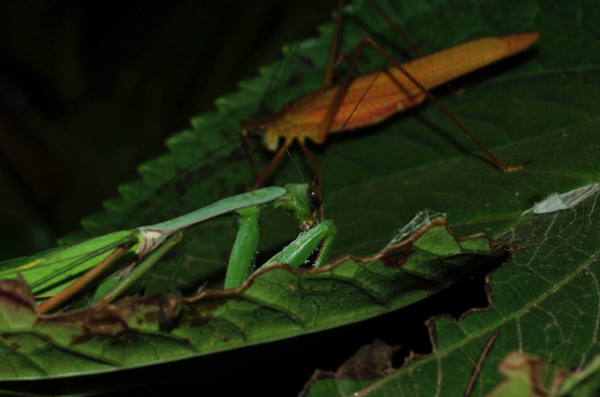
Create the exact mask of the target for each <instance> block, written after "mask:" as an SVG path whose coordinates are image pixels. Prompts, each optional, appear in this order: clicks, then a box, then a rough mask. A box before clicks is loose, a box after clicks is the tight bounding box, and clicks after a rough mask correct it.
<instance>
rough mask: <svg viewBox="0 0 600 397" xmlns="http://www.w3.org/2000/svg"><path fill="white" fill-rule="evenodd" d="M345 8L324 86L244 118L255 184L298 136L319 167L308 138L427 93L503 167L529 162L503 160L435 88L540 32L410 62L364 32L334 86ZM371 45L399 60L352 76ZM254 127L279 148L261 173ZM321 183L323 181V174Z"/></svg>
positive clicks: (415, 101)
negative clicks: (256, 117) (262, 116)
mask: <svg viewBox="0 0 600 397" xmlns="http://www.w3.org/2000/svg"><path fill="white" fill-rule="evenodd" d="M364 1H366V2H367V3H368V4H369V6H370V7H372V8H373V9H375V11H377V12H378V13H379V14H380V15H381V16H382V17H383V18H384V19H385V21H386V22H387V23H388V24H390V25H391V26H392V28H393V29H394V30H395V31H396V32H397V33H399V34H401V35H402V36H403V38H404V40H405V41H407V42H408V43H409V45H410V46H411V47H412V48H413V50H414V51H415V52H417V53H418V54H419V55H422V54H421V52H420V50H419V49H418V48H417V47H416V46H415V45H414V44H413V43H411V42H410V41H409V40H408V38H407V37H406V35H405V34H404V33H403V32H402V31H401V30H400V29H399V28H398V27H397V26H396V25H395V24H394V23H393V22H392V21H391V19H389V18H388V17H386V16H385V14H384V13H383V12H382V11H381V10H380V9H379V8H377V7H376V6H375V5H374V4H373V2H372V1H371V0H364ZM342 11H343V0H339V5H338V11H337V18H336V23H335V31H334V34H333V39H332V44H331V49H330V54H329V57H328V63H327V67H326V70H325V78H324V82H323V85H322V87H321V89H320V90H319V91H316V92H313V93H310V94H308V95H305V96H302V97H300V98H298V99H296V100H294V101H293V102H291V103H289V104H287V105H286V106H285V107H283V108H282V109H281V110H280V111H279V112H278V113H277V114H275V116H273V117H272V118H271V119H269V120H267V121H265V122H263V123H255V122H248V121H245V122H242V125H241V128H242V136H243V137H244V140H245V146H246V149H247V151H248V154H249V156H250V159H251V163H252V167H253V170H254V174H255V176H256V178H257V179H256V182H255V184H254V188H255V189H256V188H259V187H261V186H263V184H264V183H265V179H266V177H267V176H268V174H269V173H270V171H271V170H272V169H273V167H274V166H275V164H276V163H277V162H278V161H279V159H280V158H281V156H282V155H283V154H284V148H286V147H289V146H290V145H291V144H292V143H293V142H294V141H298V144H299V145H300V148H301V149H302V151H303V152H304V154H305V155H306V156H307V157H308V158H309V160H310V161H311V162H312V163H313V165H314V167H315V169H316V170H319V168H320V166H319V162H318V161H317V160H316V159H315V157H314V156H313V155H312V154H311V153H310V151H309V150H308V149H307V147H306V145H305V141H306V140H307V139H309V140H311V141H313V142H315V143H316V144H319V145H322V144H324V143H325V140H326V138H327V136H328V135H329V134H332V133H338V132H340V129H341V128H342V126H344V128H343V129H344V130H345V131H348V130H351V129H355V128H359V127H364V126H367V125H371V124H375V123H378V122H380V121H382V120H384V119H386V118H388V117H390V116H392V115H393V114H395V113H397V112H400V111H403V110H406V109H408V108H411V107H414V106H417V105H419V104H421V103H422V102H423V101H424V100H425V99H429V100H431V101H432V102H434V103H435V105H436V106H438V107H439V108H440V109H441V110H442V111H443V112H444V113H445V114H446V116H448V117H449V118H450V119H451V120H452V122H454V123H455V124H456V125H457V126H458V127H459V128H460V129H461V130H462V131H463V132H464V133H465V134H466V135H467V136H468V137H469V138H470V139H471V140H473V141H474V142H475V143H476V144H477V145H478V146H479V147H480V148H481V149H482V150H483V151H484V152H485V154H486V155H487V156H488V158H489V159H490V160H491V162H492V163H493V164H494V165H495V166H496V167H497V168H498V169H500V170H502V171H504V172H510V171H515V170H518V169H521V168H522V167H523V166H522V164H520V165H507V164H504V163H503V162H502V161H500V160H499V159H498V158H497V157H496V156H495V155H494V154H493V153H492V152H491V151H490V150H489V149H488V148H487V147H486V146H485V145H484V144H483V143H482V142H481V141H479V139H477V138H476V137H475V135H474V134H473V133H472V132H471V131H470V130H469V129H468V128H467V127H466V126H465V125H464V124H463V123H462V122H460V121H459V120H458V119H457V118H456V117H455V116H454V115H452V113H451V112H450V111H449V110H448V109H447V108H446V107H445V106H444V105H443V104H442V103H441V102H440V101H439V100H438V99H436V97H435V96H434V95H433V94H432V93H431V92H430V91H429V90H430V89H432V88H435V87H437V86H439V85H442V84H446V83H447V82H448V81H450V80H453V79H455V78H457V77H460V76H462V75H464V74H467V73H470V72H472V71H474V70H477V69H479V68H482V67H484V66H486V65H489V64H491V63H494V62H496V61H499V60H501V59H503V58H506V57H509V56H512V55H514V54H516V53H518V52H521V51H524V50H525V49H527V48H528V47H530V46H531V45H532V44H533V43H534V42H535V41H536V40H537V39H538V37H539V34H538V33H537V32H528V33H519V34H512V35H508V36H503V37H497V38H482V39H478V40H473V41H471V42H468V43H464V44H461V45H459V46H456V47H453V48H450V49H447V50H444V51H440V52H438V53H435V54H432V55H429V56H425V57H422V58H420V59H417V60H415V61H412V62H409V63H406V64H400V63H399V62H397V61H396V60H395V59H394V58H393V57H392V55H391V54H389V53H388V52H387V51H386V50H385V49H384V48H383V47H382V46H381V45H380V44H378V43H377V42H376V41H375V40H373V39H372V38H369V37H363V38H362V39H361V41H360V43H359V46H358V48H357V50H356V52H355V55H354V57H353V59H352V61H351V64H350V68H349V70H348V72H347V73H346V75H345V77H344V79H343V82H342V83H341V84H340V85H339V86H332V76H333V69H334V67H335V64H336V62H335V60H336V55H335V54H336V48H337V40H338V36H339V29H340V25H341V15H342ZM366 45H370V46H372V47H373V48H375V49H376V50H377V51H378V52H379V53H380V54H381V55H382V56H383V57H385V58H386V59H387V60H388V61H390V62H391V63H392V64H393V65H394V66H393V67H392V68H390V69H387V70H384V71H382V72H375V73H371V74H367V75H363V76H360V77H358V78H356V79H354V80H352V75H353V73H354V71H355V68H356V65H357V62H358V60H359V58H360V56H361V54H362V51H363V49H364V47H365V46H366ZM380 74H381V76H380ZM375 80H377V81H375ZM367 87H370V91H369V93H368V95H365V92H366V89H367ZM363 95H364V98H362V99H361V101H362V105H361V107H360V108H359V109H357V112H356V114H355V117H353V119H352V120H351V121H350V122H348V123H347V121H348V120H349V117H348V115H349V114H350V112H351V111H352V109H353V108H354V104H356V103H357V101H358V99H359V98H361V97H362V96H363ZM346 123H347V124H346ZM252 128H255V129H256V132H257V134H258V135H260V136H261V140H262V144H263V146H264V147H265V148H267V149H268V150H270V151H276V154H275V155H274V156H273V158H272V160H271V162H270V163H269V165H268V166H267V167H266V168H265V170H264V172H263V173H262V174H260V175H259V173H258V172H257V169H256V165H255V164H254V161H253V160H252V155H251V152H250V150H249V144H248V142H247V139H248V138H247V137H248V136H249V135H250V132H249V131H250V129H252ZM280 139H283V140H284V144H283V145H281V147H280V148H279V149H278V146H279V140H280ZM319 183H320V184H321V181H320V174H319Z"/></svg>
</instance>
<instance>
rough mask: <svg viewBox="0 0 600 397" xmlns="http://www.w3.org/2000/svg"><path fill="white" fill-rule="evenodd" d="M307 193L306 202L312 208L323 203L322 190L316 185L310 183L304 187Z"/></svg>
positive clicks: (318, 206) (316, 207)
mask: <svg viewBox="0 0 600 397" xmlns="http://www.w3.org/2000/svg"><path fill="white" fill-rule="evenodd" d="M306 194H307V195H308V202H309V203H310V205H311V206H312V207H313V209H315V210H316V209H318V208H320V207H321V205H323V192H322V191H321V189H320V188H319V187H318V186H315V185H311V186H309V187H308V188H307V189H306Z"/></svg>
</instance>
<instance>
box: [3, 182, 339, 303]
mask: <svg viewBox="0 0 600 397" xmlns="http://www.w3.org/2000/svg"><path fill="white" fill-rule="evenodd" d="M322 202H323V196H322V193H321V190H320V189H319V188H318V187H317V186H311V185H306V184H287V185H285V186H284V187H283V188H282V187H268V188H264V189H260V190H255V191H252V192H248V193H244V194H240V195H237V196H232V197H229V198H225V199H222V200H220V201H217V202H216V203H213V204H211V205H209V206H206V207H204V208H201V209H198V210H196V211H194V212H191V213H189V214H187V215H183V216H180V217H178V218H175V219H172V220H169V221H166V222H162V223H158V224H155V225H150V226H143V227H139V228H136V229H132V230H124V231H119V232H114V233H110V234H107V235H104V236H100V237H97V238H93V239H90V240H87V241H83V242H81V243H77V244H74V245H71V246H66V247H60V248H56V249H52V250H49V251H46V252H43V253H40V254H37V255H34V256H30V257H24V258H18V259H14V260H9V261H6V262H3V263H0V278H15V277H17V276H18V275H19V274H20V275H22V276H23V277H24V278H25V280H26V281H27V282H28V283H29V284H30V286H31V288H32V292H33V293H34V295H35V296H36V297H38V298H43V297H50V298H49V299H48V300H46V301H45V302H43V303H42V304H41V305H40V306H38V310H39V311H40V313H47V312H50V311H52V310H54V309H56V308H57V307H59V306H61V305H62V304H63V303H64V302H66V301H68V300H69V299H71V297H73V296H74V295H76V294H77V293H79V292H80V291H82V290H83V289H85V288H86V287H87V286H88V285H89V284H90V283H91V282H93V281H94V280H97V279H99V278H102V279H103V280H104V281H103V282H102V283H101V284H100V285H99V286H98V290H97V291H100V293H98V292H96V294H95V297H94V299H93V301H97V300H99V299H104V300H105V301H108V302H111V301H113V300H114V299H116V298H117V297H119V296H120V295H122V294H123V293H124V292H126V291H127V290H129V289H130V288H131V287H132V286H133V285H134V284H135V282H136V281H137V280H138V279H139V277H140V276H141V275H142V274H143V273H144V272H145V271H146V270H148V269H149V268H150V267H151V266H152V265H153V264H154V263H155V262H156V261H157V260H158V259H159V258H160V257H161V256H162V255H164V254H165V253H166V252H167V251H168V250H169V249H170V248H172V247H173V246H174V245H175V244H177V243H178V242H179V240H180V239H181V237H182V230H183V229H185V228H188V227H190V226H193V225H195V224H198V223H201V222H204V221H207V220H209V219H212V218H215V217H218V216H221V215H226V214H236V215H237V216H238V217H239V223H240V227H239V230H238V233H237V237H236V240H235V243H234V245H233V249H232V251H231V256H230V260H229V265H228V267H227V271H226V276H225V283H224V288H226V289H229V288H235V287H238V286H240V285H241V284H242V283H243V282H244V280H246V278H247V277H248V276H249V275H250V274H251V273H252V272H253V270H254V265H253V264H254V259H255V255H256V247H257V244H258V237H259V227H258V217H259V214H260V212H261V211H262V210H264V209H266V208H274V209H282V210H286V211H288V212H289V213H291V214H292V215H293V216H294V218H295V219H296V221H297V222H298V224H299V226H300V228H301V229H302V233H300V235H299V236H298V238H297V239H296V240H294V241H293V242H292V243H290V244H289V245H288V246H286V247H285V248H284V249H283V250H281V251H280V252H279V253H278V254H276V255H275V256H273V257H272V258H271V259H269V260H268V261H267V262H266V263H264V264H263V265H262V266H267V265H269V264H271V263H276V262H278V263H285V264H288V265H290V266H293V267H300V266H301V265H302V264H303V263H305V262H306V261H307V260H308V259H309V258H310V257H311V255H312V254H313V253H314V252H316V251H318V255H317V256H316V259H315V260H314V263H313V266H315V267H319V266H321V265H323V264H325V263H326V261H327V258H328V256H329V253H330V250H331V245H332V243H333V239H334V237H335V235H336V232H337V231H336V227H335V225H334V223H333V222H332V221H331V220H325V221H323V222H320V223H318V222H317V221H316V218H315V213H316V211H317V209H318V208H319V207H321V204H322ZM117 262H118V264H117ZM113 265H114V266H113ZM118 265H126V267H125V268H124V270H122V271H121V272H120V274H119V277H116V278H108V277H107V276H110V275H111V274H113V273H114V271H115V267H116V266H118ZM117 279H118V280H117Z"/></svg>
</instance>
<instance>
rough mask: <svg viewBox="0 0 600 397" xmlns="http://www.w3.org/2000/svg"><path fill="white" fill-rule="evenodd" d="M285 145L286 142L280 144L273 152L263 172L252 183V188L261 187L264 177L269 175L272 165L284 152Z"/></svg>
mask: <svg viewBox="0 0 600 397" xmlns="http://www.w3.org/2000/svg"><path fill="white" fill-rule="evenodd" d="M286 147H287V144H286V145H281V147H280V148H279V150H278V151H277V153H275V156H273V159H272V160H271V162H270V163H269V165H268V166H267V168H265V170H264V171H263V173H262V174H261V175H260V177H259V178H258V179H257V180H256V182H255V183H254V186H253V187H252V190H256V189H260V188H261V187H263V185H264V183H265V179H266V178H267V176H268V175H269V173H270V172H271V170H272V169H273V167H275V165H276V164H277V162H278V161H279V159H280V158H281V156H283V153H285V149H286Z"/></svg>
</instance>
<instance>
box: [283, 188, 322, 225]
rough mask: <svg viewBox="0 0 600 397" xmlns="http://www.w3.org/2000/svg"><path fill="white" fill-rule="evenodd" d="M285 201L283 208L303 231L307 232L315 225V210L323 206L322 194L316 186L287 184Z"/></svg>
mask: <svg viewBox="0 0 600 397" xmlns="http://www.w3.org/2000/svg"><path fill="white" fill-rule="evenodd" d="M284 189H285V190H287V192H288V194H287V200H286V201H285V204H284V206H285V207H286V209H287V210H288V211H290V212H291V213H292V214H293V215H294V217H295V218H296V220H297V221H298V223H299V224H300V227H301V228H302V229H303V230H308V229H310V228H311V227H313V226H314V225H315V224H316V223H317V220H316V219H317V218H316V214H317V210H318V209H319V208H321V205H323V193H322V192H321V189H320V188H319V187H318V186H316V185H307V184H303V183H288V184H287V185H285V186H284Z"/></svg>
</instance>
